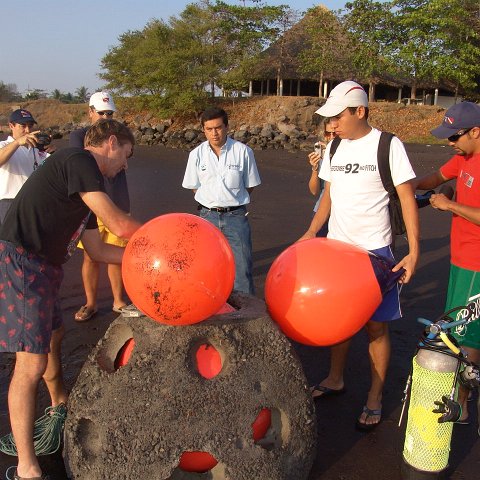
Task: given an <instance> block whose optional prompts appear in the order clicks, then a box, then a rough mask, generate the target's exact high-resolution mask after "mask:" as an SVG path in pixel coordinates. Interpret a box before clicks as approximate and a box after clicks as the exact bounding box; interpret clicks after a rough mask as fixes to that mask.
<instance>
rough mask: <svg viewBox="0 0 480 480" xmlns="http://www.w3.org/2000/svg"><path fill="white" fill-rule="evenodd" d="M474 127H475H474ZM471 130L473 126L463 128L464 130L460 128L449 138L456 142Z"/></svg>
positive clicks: (450, 140)
mask: <svg viewBox="0 0 480 480" xmlns="http://www.w3.org/2000/svg"><path fill="white" fill-rule="evenodd" d="M472 128H473V127H472ZM470 130H471V128H463V129H462V130H459V131H458V132H457V133H456V134H455V135H450V136H449V137H448V138H447V140H448V141H449V142H456V141H457V140H458V139H459V138H460V137H462V136H463V135H465V134H466V133H468V132H469V131H470Z"/></svg>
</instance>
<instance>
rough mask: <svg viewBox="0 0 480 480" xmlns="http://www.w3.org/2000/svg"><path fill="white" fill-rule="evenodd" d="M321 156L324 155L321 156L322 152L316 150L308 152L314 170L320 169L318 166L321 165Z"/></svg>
mask: <svg viewBox="0 0 480 480" xmlns="http://www.w3.org/2000/svg"><path fill="white" fill-rule="evenodd" d="M321 158H322V157H320V154H319V153H316V152H310V153H309V154H308V162H309V163H310V165H311V167H312V171H313V172H317V171H318V167H319V165H318V164H319V162H320V160H321Z"/></svg>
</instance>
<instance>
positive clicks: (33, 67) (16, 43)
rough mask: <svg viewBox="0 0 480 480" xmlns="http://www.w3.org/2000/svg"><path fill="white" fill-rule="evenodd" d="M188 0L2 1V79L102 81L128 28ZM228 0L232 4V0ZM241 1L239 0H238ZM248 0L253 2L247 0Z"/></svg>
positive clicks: (339, 0) (298, 3)
mask: <svg viewBox="0 0 480 480" xmlns="http://www.w3.org/2000/svg"><path fill="white" fill-rule="evenodd" d="M345 2H346V0H325V1H323V2H317V1H315V0H290V1H276V0H266V1H265V2H264V3H266V4H269V5H280V4H288V5H290V7H291V8H294V9H296V10H299V11H302V12H303V11H305V10H307V9H308V8H310V7H312V6H314V5H317V4H320V3H321V4H323V5H325V6H326V7H328V8H330V9H331V10H336V9H339V8H342V7H343V6H344V4H345ZM190 3H194V2H193V1H187V0H83V1H82V0H42V1H38V0H35V1H34V0H24V1H22V2H12V1H10V2H2V7H1V10H0V13H1V18H2V22H1V27H0V36H1V39H2V40H1V46H0V81H3V82H4V83H7V84H9V83H14V84H16V85H17V89H18V91H19V92H20V93H24V92H25V91H26V90H27V89H29V88H30V89H35V88H38V89H41V90H45V91H46V92H48V93H50V92H51V91H53V90H54V89H55V88H58V89H59V90H60V91H62V92H72V93H74V92H75V90H76V89H77V88H78V87H81V86H85V87H87V88H88V89H89V91H90V92H91V93H92V92H94V91H95V90H97V89H99V88H100V87H101V86H102V81H101V80H100V79H99V78H98V73H100V71H101V69H100V60H101V58H102V57H103V56H104V55H105V54H106V53H107V52H108V49H109V48H110V47H112V46H115V45H117V44H118V37H119V35H121V34H122V33H124V32H126V31H128V30H141V29H143V27H144V26H145V25H146V24H147V23H148V21H149V20H151V19H152V18H162V19H164V20H166V21H168V19H169V18H170V17H171V16H172V15H178V14H179V13H180V12H181V11H182V10H183V9H184V8H185V6H186V5H188V4H190ZM229 3H232V4H233V3H235V2H234V1H233V0H230V1H229ZM238 3H241V2H238ZM246 5H252V3H251V2H249V1H246Z"/></svg>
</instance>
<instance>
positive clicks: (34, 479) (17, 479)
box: [5, 466, 50, 480]
mask: <svg viewBox="0 0 480 480" xmlns="http://www.w3.org/2000/svg"><path fill="white" fill-rule="evenodd" d="M12 469H15V473H14V474H13V478H12V477H10V473H9V472H10V470H12ZM5 478H6V479H7V480H50V477H49V476H48V475H47V474H46V473H42V475H41V476H40V477H28V478H26V477H19V476H18V474H17V467H15V466H13V467H8V468H7V471H6V472H5Z"/></svg>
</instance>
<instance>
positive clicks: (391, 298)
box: [301, 81, 419, 430]
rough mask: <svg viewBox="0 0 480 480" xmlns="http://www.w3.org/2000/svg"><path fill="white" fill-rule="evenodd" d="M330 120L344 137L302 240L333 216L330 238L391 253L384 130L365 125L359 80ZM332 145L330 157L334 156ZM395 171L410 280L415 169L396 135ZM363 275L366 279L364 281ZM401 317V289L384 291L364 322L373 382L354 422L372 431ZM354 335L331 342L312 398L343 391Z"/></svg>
mask: <svg viewBox="0 0 480 480" xmlns="http://www.w3.org/2000/svg"><path fill="white" fill-rule="evenodd" d="M316 113H318V114H319V115H322V116H323V117H327V118H330V119H331V120H330V125H332V126H333V127H334V128H335V133H336V135H337V136H338V137H340V139H341V141H340V144H339V145H338V148H337V150H336V151H335V154H334V155H333V157H332V158H331V160H330V161H328V160H327V161H324V162H323V163H322V166H321V168H320V172H319V177H320V178H321V179H323V180H324V181H325V191H324V195H323V197H322V200H321V202H320V205H319V207H318V210H317V213H316V214H315V216H314V218H313V220H312V222H311V225H310V227H309V229H308V231H307V232H306V233H305V235H304V236H303V237H302V238H301V240H304V239H309V238H314V237H315V234H316V233H317V232H318V231H319V230H320V228H322V226H323V224H324V223H325V222H326V221H327V219H329V220H328V238H332V239H336V240H341V241H344V242H347V243H350V244H353V245H356V246H359V247H363V248H365V249H366V250H369V251H371V252H374V253H375V254H379V255H383V256H385V257H389V258H392V259H393V254H392V251H391V248H390V245H391V243H392V230H391V226H390V217H389V211H388V203H389V197H388V193H387V191H386V190H385V188H384V187H383V183H382V181H381V178H380V173H379V169H378V165H377V151H378V144H379V141H380V135H381V132H380V131H379V130H377V129H375V128H373V127H371V126H370V125H369V123H368V97H367V94H366V92H365V90H364V89H363V88H362V87H361V86H360V85H359V84H358V83H356V82H353V81H346V82H342V83H340V84H339V85H337V86H336V87H335V88H334V89H333V90H332V91H331V93H330V96H329V97H328V99H327V101H326V103H325V104H324V105H323V106H322V107H320V109H319V110H317V112H316ZM331 145H332V143H330V144H329V145H328V146H327V149H326V151H325V158H326V159H330V147H331ZM389 159H390V170H391V173H392V180H393V184H394V185H395V188H396V191H397V193H398V196H399V198H400V202H401V206H402V213H403V217H404V220H405V226H406V230H407V235H408V246H409V252H408V254H407V255H406V256H405V257H404V258H402V259H401V260H400V261H399V262H398V263H397V264H396V266H395V267H394V268H393V270H394V271H398V270H399V269H400V268H404V269H405V272H404V274H403V275H402V277H401V278H400V283H408V281H409V280H410V278H411V277H412V275H413V274H414V272H415V268H416V264H417V261H418V255H419V229H418V210H417V206H416V202H415V197H414V192H413V188H412V186H411V184H410V180H411V179H412V178H414V177H415V173H414V171H413V169H412V167H411V165H410V162H409V160H408V156H407V154H406V152H405V148H404V146H403V144H402V142H401V141H400V140H399V139H398V138H396V137H393V139H392V142H391V145H390V155H389ZM359 281H361V280H359ZM400 317H401V312H400V304H399V298H398V289H396V288H393V289H392V290H390V291H389V292H388V293H387V294H385V296H384V299H383V302H382V304H381V305H380V306H379V307H378V309H377V310H376V311H375V313H374V314H373V316H372V318H371V319H370V320H369V321H368V322H367V324H366V326H365V328H366V331H367V334H368V339H369V358H370V366H371V376H372V379H371V387H370V391H369V393H368V397H367V401H366V402H365V405H364V407H363V411H362V413H361V414H360V416H359V417H358V419H357V428H359V429H361V430H371V429H373V428H374V427H376V426H377V425H378V424H379V423H380V422H381V420H382V392H383V386H384V384H385V377H386V373H387V368H388V363H389V359H390V339H389V333H388V322H390V321H392V320H396V319H398V318H400ZM349 346H350V340H348V341H346V342H344V343H341V344H338V345H334V346H333V347H332V349H331V365H330V372H329V374H328V376H327V377H326V378H325V379H324V380H322V381H321V382H320V383H319V384H318V385H315V386H314V387H312V395H313V397H314V398H321V397H327V396H332V395H338V394H340V393H343V392H344V391H345V385H344V379H343V371H344V367H345V364H346V359H347V353H348V348H349Z"/></svg>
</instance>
